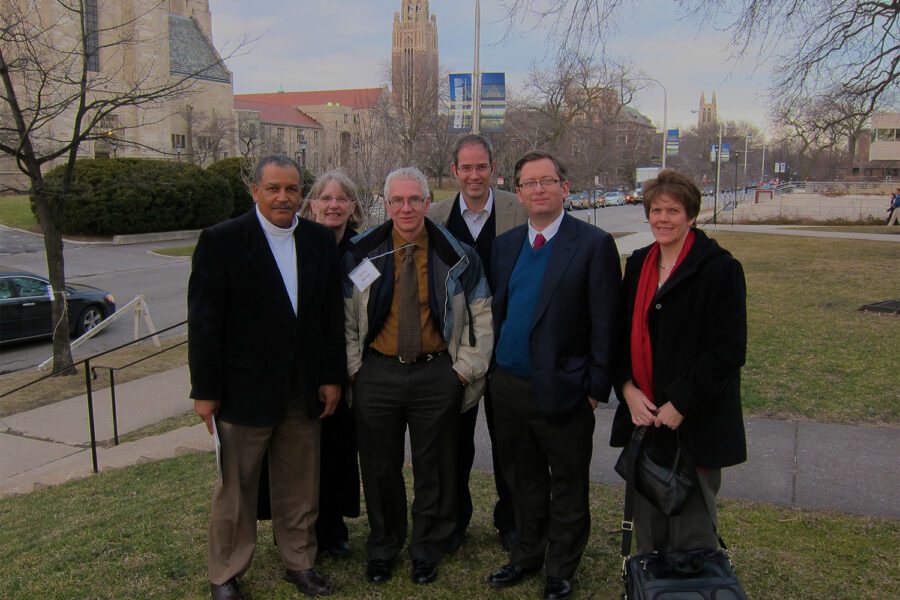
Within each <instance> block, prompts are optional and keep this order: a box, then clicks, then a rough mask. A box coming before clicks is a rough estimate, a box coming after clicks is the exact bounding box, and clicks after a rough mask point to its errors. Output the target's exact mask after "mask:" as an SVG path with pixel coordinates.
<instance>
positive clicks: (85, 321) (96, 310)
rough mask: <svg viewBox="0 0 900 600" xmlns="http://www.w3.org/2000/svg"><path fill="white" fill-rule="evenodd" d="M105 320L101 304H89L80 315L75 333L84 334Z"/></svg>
mask: <svg viewBox="0 0 900 600" xmlns="http://www.w3.org/2000/svg"><path fill="white" fill-rule="evenodd" d="M102 320H103V310H102V309H101V308H100V307H99V306H88V307H87V308H85V309H84V310H83V311H81V314H80V315H79V316H78V323H77V324H76V325H75V334H76V335H78V336H81V335H84V333H85V332H87V331H90V330H91V329H93V328H94V327H96V326H97V325H99V324H100V321H102Z"/></svg>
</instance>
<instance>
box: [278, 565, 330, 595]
mask: <svg viewBox="0 0 900 600" xmlns="http://www.w3.org/2000/svg"><path fill="white" fill-rule="evenodd" d="M284 580H285V581H287V582H289V583H293V584H294V586H296V588H297V589H298V590H300V591H301V592H302V593H304V594H306V595H307V596H327V595H328V594H330V593H331V582H330V581H328V580H327V579H325V578H324V577H322V576H321V575H319V574H318V573H316V570H315V569H306V570H304V571H292V570H291V569H285V571H284Z"/></svg>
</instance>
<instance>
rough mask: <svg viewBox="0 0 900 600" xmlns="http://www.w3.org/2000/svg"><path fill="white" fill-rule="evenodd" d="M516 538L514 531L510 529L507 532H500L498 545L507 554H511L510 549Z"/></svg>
mask: <svg viewBox="0 0 900 600" xmlns="http://www.w3.org/2000/svg"><path fill="white" fill-rule="evenodd" d="M517 539H518V536H517V535H516V530H515V529H511V530H509V531H501V532H500V545H501V546H502V547H503V549H504V550H506V551H507V552H512V549H513V548H514V547H515V545H516V540H517Z"/></svg>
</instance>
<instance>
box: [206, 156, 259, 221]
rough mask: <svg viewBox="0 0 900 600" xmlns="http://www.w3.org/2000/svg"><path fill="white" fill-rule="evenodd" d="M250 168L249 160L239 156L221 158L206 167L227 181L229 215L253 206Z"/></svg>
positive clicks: (240, 213) (251, 166)
mask: <svg viewBox="0 0 900 600" xmlns="http://www.w3.org/2000/svg"><path fill="white" fill-rule="evenodd" d="M252 168H253V165H252V164H251V163H250V161H248V160H247V159H246V158H242V157H240V156H235V157H231V158H223V159H222V160H217V161H216V162H214V163H213V164H211V165H209V166H208V167H206V170H207V171H208V172H210V173H214V174H216V175H218V176H219V177H221V178H222V179H224V180H225V181H227V182H228V187H229V188H231V203H232V208H231V214H230V215H229V216H231V217H237V216H238V215H242V214H244V213H245V212H247V211H248V210H250V207H251V206H253V196H251V195H250V189H249V181H250V170H251V169H252Z"/></svg>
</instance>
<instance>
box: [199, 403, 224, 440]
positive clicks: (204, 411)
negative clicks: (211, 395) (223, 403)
mask: <svg viewBox="0 0 900 600" xmlns="http://www.w3.org/2000/svg"><path fill="white" fill-rule="evenodd" d="M194 412H195V413H197V415H198V416H199V417H200V418H201V419H203V422H204V423H206V430H207V431H208V432H209V434H210V435H212V432H213V425H212V420H213V417H214V416H215V415H216V413H217V412H219V401H218V400H194Z"/></svg>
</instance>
